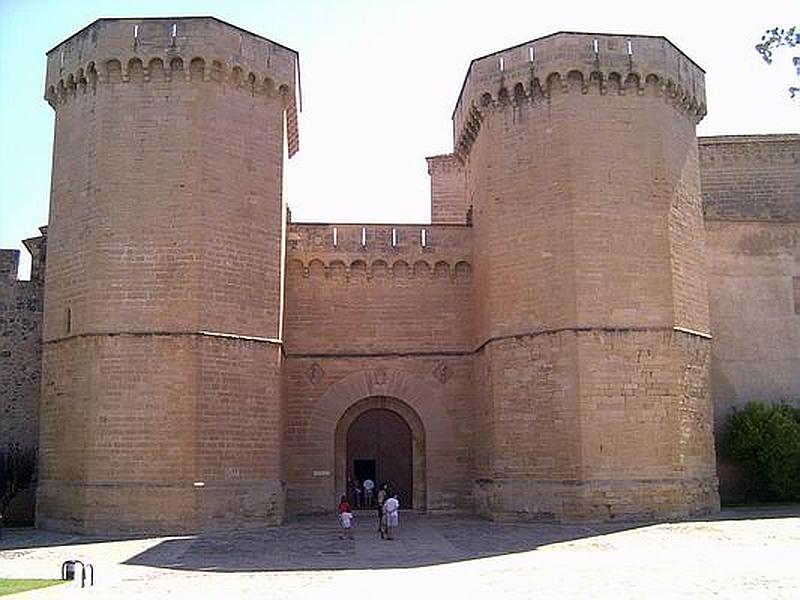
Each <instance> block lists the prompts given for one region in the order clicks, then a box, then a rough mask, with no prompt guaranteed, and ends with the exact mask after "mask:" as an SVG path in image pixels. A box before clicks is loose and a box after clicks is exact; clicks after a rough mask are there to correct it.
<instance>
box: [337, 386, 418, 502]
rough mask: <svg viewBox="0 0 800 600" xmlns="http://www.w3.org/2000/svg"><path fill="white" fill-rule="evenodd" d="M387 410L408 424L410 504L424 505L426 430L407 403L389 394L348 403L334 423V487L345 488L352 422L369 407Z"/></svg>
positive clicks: (369, 410) (373, 409) (368, 410)
mask: <svg viewBox="0 0 800 600" xmlns="http://www.w3.org/2000/svg"><path fill="white" fill-rule="evenodd" d="M376 410H379V411H389V412H391V413H393V414H395V415H397V416H399V417H400V418H401V419H402V421H403V422H404V423H405V425H407V426H408V430H409V432H410V437H411V444H410V446H411V456H410V459H411V489H412V493H411V496H412V500H411V506H408V505H407V506H406V508H412V507H413V508H416V509H424V508H425V507H426V506H427V504H426V502H427V485H426V461H425V456H426V455H425V430H424V427H423V425H422V420H421V419H420V418H419V415H417V413H416V412H415V411H414V409H412V408H411V407H410V406H408V404H406V403H405V402H403V401H402V400H399V399H397V398H393V397H391V396H371V397H369V398H364V399H362V400H359V401H358V402H356V403H355V404H353V405H352V406H350V407H349V408H348V409H347V410H346V411H345V412H344V414H343V415H342V417H341V418H340V419H339V422H338V423H337V424H336V433H335V479H336V489H337V490H345V489H346V485H347V475H348V471H349V470H350V469H349V468H348V467H349V465H348V462H347V461H348V455H347V434H348V432H349V431H350V430H351V427H352V426H353V424H354V423H356V422H357V420H358V419H359V418H361V417H362V416H364V415H365V414H366V413H369V412H371V411H376Z"/></svg>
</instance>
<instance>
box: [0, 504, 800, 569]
mask: <svg viewBox="0 0 800 600" xmlns="http://www.w3.org/2000/svg"><path fill="white" fill-rule="evenodd" d="M798 516H800V505H795V506H785V507H779V508H763V507H758V508H737V509H729V510H724V511H722V512H721V513H718V514H717V515H714V516H712V517H709V518H702V519H694V520H693V521H695V522H714V521H723V520H737V519H765V518H786V517H798ZM356 523H357V526H356V529H355V535H354V539H341V538H340V534H341V533H342V532H341V531H340V530H339V528H338V525H337V522H336V519H335V517H333V516H325V517H306V518H298V519H296V520H293V521H290V522H289V523H287V524H286V525H284V526H281V527H258V528H255V527H252V528H241V529H232V530H224V531H214V532H208V533H202V534H198V535H189V536H165V537H159V538H156V539H153V538H152V537H150V538H147V537H121V538H120V537H116V538H113V539H112V538H110V537H88V536H78V535H68V534H58V533H53V532H47V531H37V530H15V529H12V530H11V531H9V532H6V535H4V537H3V538H2V539H0V551H2V550H15V549H18V550H19V549H30V548H37V547H45V546H77V545H83V544H102V543H104V542H112V541H120V540H135V539H139V540H148V539H152V545H151V546H150V547H148V548H147V549H146V550H144V551H141V552H139V553H138V554H136V555H134V556H132V557H131V558H128V559H127V560H125V561H124V562H123V563H122V564H125V565H136V566H147V567H157V568H164V569H176V570H185V571H205V572H221V573H225V572H229V573H235V572H260V571H262V572H263V571H302V570H337V569H383V568H407V567H420V566H432V565H439V564H444V563H453V562H460V561H466V560H472V559H478V558H486V557H491V556H501V555H507V554H513V553H518V552H527V551H531V550H536V549H538V548H540V547H542V546H547V545H550V544H555V543H562V542H569V541H574V540H583V539H587V538H596V540H591V545H596V546H597V547H605V546H606V545H607V541H605V540H604V539H603V536H604V535H606V534H610V533H617V532H621V531H625V530H631V529H638V528H641V527H647V526H651V525H654V523H613V524H599V525H575V524H573V525H560V524H549V523H548V524H545V523H497V522H491V521H485V520H481V519H478V518H476V517H465V516H458V517H448V516H430V515H420V514H416V513H412V512H408V513H403V514H402V515H401V527H400V530H399V532H398V535H397V539H396V540H393V541H382V540H381V539H380V537H379V535H378V533H377V531H376V521H375V519H374V515H373V514H372V513H371V512H360V513H359V512H357V514H356Z"/></svg>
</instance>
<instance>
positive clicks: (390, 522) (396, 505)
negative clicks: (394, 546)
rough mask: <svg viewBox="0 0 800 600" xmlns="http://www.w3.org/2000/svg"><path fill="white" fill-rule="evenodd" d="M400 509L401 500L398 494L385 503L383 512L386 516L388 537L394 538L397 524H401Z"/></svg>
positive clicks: (389, 538) (388, 538)
mask: <svg viewBox="0 0 800 600" xmlns="http://www.w3.org/2000/svg"><path fill="white" fill-rule="evenodd" d="M399 510H400V501H399V500H398V499H397V494H395V495H394V496H392V497H390V498H389V499H388V500H387V501H386V502H385V503H384V505H383V513H384V515H386V516H385V518H386V539H387V540H393V539H394V535H395V532H396V531H397V526H398V525H399V524H400V519H399V515H398V511H399Z"/></svg>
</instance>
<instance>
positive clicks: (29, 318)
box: [0, 227, 46, 521]
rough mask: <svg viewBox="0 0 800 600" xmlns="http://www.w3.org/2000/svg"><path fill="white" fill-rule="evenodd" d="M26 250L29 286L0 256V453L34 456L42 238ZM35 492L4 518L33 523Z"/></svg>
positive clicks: (10, 255) (14, 260) (15, 254)
mask: <svg viewBox="0 0 800 600" xmlns="http://www.w3.org/2000/svg"><path fill="white" fill-rule="evenodd" d="M42 232H43V234H44V233H45V232H46V228H44V227H43V228H42ZM25 246H26V247H27V249H28V251H29V252H30V253H31V278H30V280H29V281H21V280H18V279H17V269H18V267H19V251H18V250H0V451H3V452H7V451H9V450H10V449H11V448H14V449H15V451H21V452H23V453H24V454H27V455H35V453H36V451H37V449H38V446H39V395H40V388H41V369H42V304H43V295H44V290H43V283H44V262H45V249H46V238H45V236H44V235H42V236H41V237H35V238H31V239H28V240H25ZM34 458H35V457H34ZM34 492H35V490H26V491H25V492H23V493H22V494H21V495H20V496H19V497H17V498H15V499H14V500H13V501H12V503H11V505H10V506H9V507H8V509H7V514H6V515H5V518H6V519H7V520H26V521H29V520H32V519H33V510H34Z"/></svg>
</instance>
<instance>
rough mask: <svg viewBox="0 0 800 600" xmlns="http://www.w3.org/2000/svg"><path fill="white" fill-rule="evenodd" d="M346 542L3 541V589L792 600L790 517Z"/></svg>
mask: <svg viewBox="0 0 800 600" xmlns="http://www.w3.org/2000/svg"><path fill="white" fill-rule="evenodd" d="M356 520H357V528H356V530H355V536H354V539H353V540H347V539H344V540H342V539H339V533H340V531H339V530H338V528H337V524H336V520H335V518H334V517H332V516H331V517H314V518H305V519H299V520H297V521H293V522H291V523H289V524H288V525H286V526H284V527H276V528H258V529H256V528H250V529H238V530H231V531H224V532H214V533H208V534H202V535H197V536H173V537H161V538H144V539H128V540H110V539H98V538H88V537H81V536H72V535H65V534H57V533H52V532H44V531H36V530H31V529H11V530H6V531H4V532H3V538H2V539H0V577H16V578H27V577H57V576H58V573H59V568H60V565H61V562H62V561H64V560H66V559H69V558H80V559H83V560H86V561H88V562H91V563H93V564H94V565H95V569H96V575H97V577H96V585H95V587H94V588H87V589H84V590H81V589H80V588H79V587H77V586H75V585H74V584H70V585H69V586H59V587H56V588H50V589H45V590H39V591H35V592H29V593H28V594H23V595H21V596H18V597H26V598H73V597H74V598H79V597H96V598H113V599H115V600H116V599H123V600H124V599H127V598H192V599H193V600H200V598H202V599H206V598H225V599H227V600H232V599H233V598H269V599H274V598H291V599H292V600H298V599H303V598H325V599H330V598H348V599H358V600H362V599H364V598H373V597H378V598H381V600H384V599H391V598H403V599H405V600H413V599H424V598H430V597H434V596H436V597H439V598H443V600H451V599H452V600H456V598H457V599H458V600H462V599H472V598H502V599H503V600H514V599H517V598H581V599H585V598H609V599H611V598H613V599H614V600H619V599H625V598H637V599H638V598H648V599H649V598H742V599H745V598H746V599H747V600H752V599H755V598H786V599H792V600H796V599H797V598H800V508H798V510H783V511H772V512H761V513H754V512H742V511H734V512H727V513H722V514H721V515H719V516H718V517H716V518H714V519H709V520H705V521H694V522H684V523H665V524H657V525H645V524H638V525H637V524H618V525H602V526H577V525H543V524H513V523H491V522H487V521H482V520H479V519H476V518H472V517H441V516H425V515H416V514H412V513H403V514H402V515H401V528H400V531H399V533H398V537H397V539H396V540H394V541H381V540H380V539H379V537H378V534H377V532H376V531H375V527H376V522H375V520H374V518H373V515H372V513H357V516H356Z"/></svg>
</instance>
